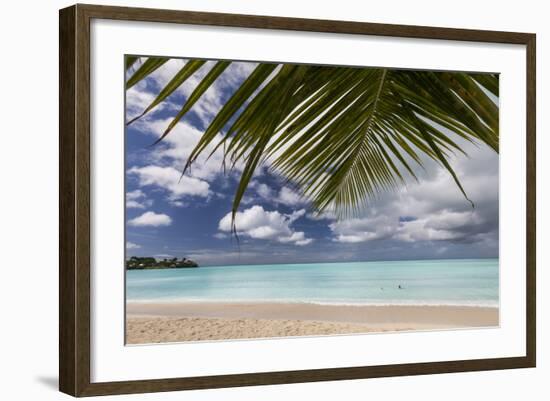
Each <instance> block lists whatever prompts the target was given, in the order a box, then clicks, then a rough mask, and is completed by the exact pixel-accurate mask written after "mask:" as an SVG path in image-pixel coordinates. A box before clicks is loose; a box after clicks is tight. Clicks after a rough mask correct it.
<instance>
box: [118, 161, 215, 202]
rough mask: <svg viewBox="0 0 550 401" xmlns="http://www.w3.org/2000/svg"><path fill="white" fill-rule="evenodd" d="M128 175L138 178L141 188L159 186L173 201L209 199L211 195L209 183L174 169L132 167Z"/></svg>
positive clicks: (151, 166)
mask: <svg viewBox="0 0 550 401" xmlns="http://www.w3.org/2000/svg"><path fill="white" fill-rule="evenodd" d="M128 173H129V174H131V175H135V176H136V177H137V178H138V182H139V185H140V186H148V185H152V186H157V187H159V188H162V189H165V190H166V191H168V192H169V198H170V199H171V200H177V199H180V198H182V197H184V196H186V195H189V196H201V197H207V196H208V195H209V193H210V189H209V188H210V185H209V184H208V182H206V181H203V180H201V179H198V178H195V177H189V176H187V175H184V176H182V175H181V171H178V170H176V169H175V168H173V167H161V166H154V165H149V166H145V167H132V168H131V169H129V170H128Z"/></svg>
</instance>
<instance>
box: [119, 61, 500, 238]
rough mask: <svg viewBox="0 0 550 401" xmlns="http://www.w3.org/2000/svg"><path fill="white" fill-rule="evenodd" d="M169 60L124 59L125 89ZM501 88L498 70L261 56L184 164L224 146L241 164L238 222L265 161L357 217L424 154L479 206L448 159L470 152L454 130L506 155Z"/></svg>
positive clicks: (175, 83)
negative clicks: (290, 61) (451, 69)
mask: <svg viewBox="0 0 550 401" xmlns="http://www.w3.org/2000/svg"><path fill="white" fill-rule="evenodd" d="M168 60H169V58H159V57H149V58H146V59H141V60H140V59H138V58H137V57H127V59H126V67H127V68H128V69H129V78H128V80H127V83H126V87H127V88H130V87H132V86H133V85H135V84H136V83H138V82H139V81H141V80H142V79H144V78H146V77H147V76H148V75H149V74H151V73H152V72H153V71H155V70H156V69H157V68H159V67H160V66H162V65H163V64H164V63H166V62H167V61H168ZM141 61H142V62H141ZM140 62H141V64H140ZM230 64H231V62H228V61H219V62H216V63H214V66H213V67H212V68H211V69H210V70H209V71H208V72H206V73H205V74H203V75H204V77H203V78H202V79H201V80H200V81H199V83H198V85H197V86H196V87H195V89H194V91H193V92H192V93H191V94H190V95H189V96H188V97H187V99H186V100H185V102H184V103H183V104H182V105H180V111H179V113H178V114H177V115H176V116H175V117H174V119H173V120H172V121H171V122H170V123H169V124H168V125H167V127H166V129H165V131H164V133H163V135H162V136H161V137H160V138H159V139H158V141H161V140H162V139H163V138H164V137H165V136H166V135H168V134H169V133H170V132H171V130H172V129H173V128H174V127H175V125H176V124H177V123H178V121H180V120H181V119H182V118H183V117H184V116H185V115H186V114H187V112H188V111H189V110H191V108H192V107H193V105H194V104H195V103H196V102H197V101H198V100H199V99H200V98H201V96H202V95H203V94H204V93H205V92H206V91H207V90H208V88H209V87H210V86H211V85H212V84H213V83H214V82H216V81H217V80H218V78H219V77H220V75H221V74H222V73H223V72H224V71H225V70H226V69H227V68H228V67H229V66H230ZM204 65H205V61H204V60H189V61H188V62H187V63H186V64H185V65H184V66H183V67H182V68H181V70H180V71H178V72H176V73H175V74H174V76H173V78H172V79H171V80H170V81H169V82H168V83H167V84H166V86H165V87H164V88H162V89H161V90H160V92H159V93H158V95H157V97H156V98H155V99H154V101H153V102H152V103H151V104H150V105H149V106H148V107H146V108H145V109H144V111H143V113H142V114H141V115H140V116H138V117H136V118H135V119H134V120H132V121H129V122H128V124H131V123H132V122H133V121H135V120H136V119H139V118H140V117H141V116H143V115H145V114H147V113H148V112H150V111H151V110H152V109H154V107H155V106H157V105H158V104H160V103H161V102H162V101H164V100H165V99H166V98H168V96H169V95H170V94H172V93H173V92H174V91H175V90H176V89H177V88H178V87H179V86H180V85H182V84H183V83H184V82H185V81H187V80H188V79H189V78H190V77H191V76H193V75H194V74H195V73H196V72H198V71H199V70H200V69H201V68H204ZM498 96H499V76H498V74H493V73H462V72H444V71H443V72H437V71H414V70H399V69H392V68H357V67H338V66H316V65H298V64H271V63H260V64H258V65H257V66H256V67H255V69H254V70H253V71H252V72H251V73H250V74H249V76H248V77H247V78H246V79H245V80H244V82H243V83H242V84H241V85H240V86H239V87H238V88H236V89H235V90H234V92H233V93H232V95H231V96H230V97H229V99H228V100H227V101H226V102H225V104H223V106H222V108H221V109H220V110H219V112H218V113H217V114H216V116H214V118H213V120H212V121H211V122H210V124H209V126H208V127H207V128H206V130H205V131H204V134H203V136H202V138H201V139H200V141H199V143H198V144H197V145H196V147H195V148H194V149H193V151H192V153H191V155H190V156H189V158H188V160H187V163H186V165H185V168H184V170H183V173H185V172H186V171H188V170H189V169H190V168H191V165H192V164H193V163H194V162H195V161H196V160H197V158H198V157H199V156H200V155H201V154H203V153H204V154H205V155H206V156H208V153H209V150H208V149H211V146H209V145H214V147H215V150H223V152H224V155H225V159H224V167H225V165H226V162H227V163H228V166H230V167H233V166H235V164H236V163H237V162H243V164H244V169H243V171H242V173H241V177H240V182H239V185H238V187H237V190H236V193H235V195H234V198H233V206H232V213H233V219H234V218H235V214H236V212H237V210H238V208H239V205H240V203H241V200H242V198H243V196H244V193H245V191H246V189H247V187H248V184H249V183H250V180H251V179H252V177H253V174H254V171H255V169H256V168H257V167H258V166H259V165H260V164H261V163H262V162H264V161H265V160H266V159H269V160H270V163H269V165H270V168H271V169H272V170H273V171H274V172H276V173H278V174H279V175H280V176H282V177H283V178H284V179H286V181H287V182H288V183H289V184H290V185H292V186H293V187H294V188H295V190H297V191H298V192H299V193H300V194H301V195H302V196H303V197H304V198H306V199H308V200H309V201H310V202H311V204H312V206H313V208H314V209H315V211H316V212H317V213H319V214H320V213H322V212H324V211H331V212H334V213H335V214H336V216H337V217H338V218H345V217H350V216H354V215H358V214H360V212H361V211H362V210H363V209H364V208H365V207H366V206H367V205H368V204H369V203H370V201H371V200H372V199H373V198H376V197H377V195H378V194H379V193H380V192H382V191H387V190H391V189H396V188H399V186H401V185H403V184H404V183H405V182H406V178H412V179H417V178H416V176H415V173H414V171H415V170H414V169H413V166H414V165H420V166H422V165H423V160H426V158H431V159H433V160H435V161H437V162H438V163H440V164H441V165H442V166H443V167H444V168H445V169H446V170H447V171H448V172H449V174H450V175H451V176H452V178H453V179H454V181H455V182H456V185H457V186H458V188H459V189H460V191H461V192H462V193H463V195H464V197H465V199H466V200H468V201H469V202H470V203H472V202H471V201H470V200H469V199H468V197H467V195H466V189H464V188H463V187H462V185H461V183H460V181H459V178H458V176H457V175H456V174H455V172H454V170H453V167H452V166H451V162H452V159H451V156H452V155H453V154H454V153H464V151H463V150H462V149H461V147H460V145H459V143H457V141H456V139H462V140H466V141H470V142H474V143H477V144H485V145H486V146H489V147H490V148H491V149H493V150H494V151H495V152H498V149H499V122H498V121H499V118H498V117H499V110H498V105H497V103H496V102H495V100H496V99H498ZM220 133H221V134H222V139H221V140H219V141H218V140H217V139H216V138H219V135H218V134H220ZM158 141H157V142H158ZM215 150H214V151H215ZM210 154H211V153H210ZM472 206H473V203H472ZM233 223H234V221H233ZM233 229H234V230H236V228H235V227H233ZM235 233H236V231H235Z"/></svg>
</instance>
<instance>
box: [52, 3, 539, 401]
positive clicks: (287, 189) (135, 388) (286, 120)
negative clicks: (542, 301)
mask: <svg viewBox="0 0 550 401" xmlns="http://www.w3.org/2000/svg"><path fill="white" fill-rule="evenodd" d="M535 331H536V330H535V35H533V34H528V33H512V32H494V31H475V30H464V29H449V28H433V27H417V26H401V25H384V24H370V23H359V22H344V21H324V20H308V19H292V18H281V17H264V16H247V15H230V14H215V13H200V12H187V11H168V10H153V9H136V8H121V7H105V6H93V5H76V6H72V7H69V8H66V9H63V10H61V11H60V390H61V391H63V392H65V393H68V394H71V395H74V396H90V395H104V394H121V393H140V392H154V391H172V390H185V389H201V388H217V387H231V386H247V385H262V384H279V383H295V382H308V381H323V380H344V379H360V378H372V377H385V376H398V375H418V374H431V373H441V372H461V371H476V370H489V369H510V368H526V367H534V366H535V359H536V358H535V355H536V353H535Z"/></svg>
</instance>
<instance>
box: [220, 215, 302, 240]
mask: <svg viewBox="0 0 550 401" xmlns="http://www.w3.org/2000/svg"><path fill="white" fill-rule="evenodd" d="M304 214H305V210H304V209H301V210H297V211H295V212H293V213H291V214H282V213H279V212H278V211H267V210H264V208H263V207H262V206H259V205H254V206H252V207H250V208H248V209H246V210H244V211H242V212H237V214H236V216H235V224H236V226H237V231H238V233H239V235H243V236H247V237H250V238H254V239H264V240H273V241H277V242H280V243H290V244H295V245H299V246H303V245H307V244H310V243H311V242H313V239H312V238H307V237H306V235H305V233H304V232H303V231H294V229H293V228H292V227H291V225H292V223H294V221H296V220H297V219H299V218H300V217H302V216H303V215H304ZM218 229H219V230H220V231H223V232H231V213H228V214H226V215H225V216H224V217H223V218H222V219H221V220H220V222H219V225H218Z"/></svg>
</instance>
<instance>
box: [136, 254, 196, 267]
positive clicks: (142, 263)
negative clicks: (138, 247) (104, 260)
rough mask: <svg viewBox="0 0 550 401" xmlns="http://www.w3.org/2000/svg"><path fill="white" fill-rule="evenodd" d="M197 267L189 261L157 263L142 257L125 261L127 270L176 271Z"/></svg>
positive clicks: (154, 260)
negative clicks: (177, 269)
mask: <svg viewBox="0 0 550 401" xmlns="http://www.w3.org/2000/svg"><path fill="white" fill-rule="evenodd" d="M190 267H199V265H198V264H197V263H196V262H194V261H192V260H191V259H186V258H181V259H179V260H178V258H172V259H162V260H159V261H157V260H156V259H155V258H151V257H144V258H139V257H137V256H132V257H131V258H130V259H128V260H127V261H126V269H128V270H142V269H176V268H190Z"/></svg>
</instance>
